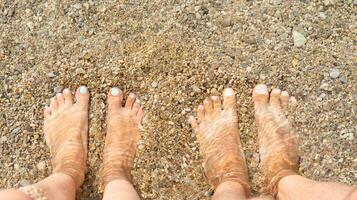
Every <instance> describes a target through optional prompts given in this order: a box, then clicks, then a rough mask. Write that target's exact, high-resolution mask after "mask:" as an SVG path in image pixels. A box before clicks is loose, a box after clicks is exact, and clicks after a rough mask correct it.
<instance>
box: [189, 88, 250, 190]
mask: <svg viewBox="0 0 357 200" xmlns="http://www.w3.org/2000/svg"><path fill="white" fill-rule="evenodd" d="M203 103H204V105H200V106H198V111H197V119H196V118H195V117H193V116H190V118H189V122H190V124H191V126H192V128H193V129H194V131H195V133H196V136H197V139H198V143H199V145H200V152H201V155H202V157H203V168H204V171H205V175H206V178H207V179H208V181H209V183H210V184H211V186H212V187H213V188H214V189H216V188H217V186H218V185H220V184H221V183H223V182H226V181H232V182H238V183H240V184H241V185H242V187H243V188H244V190H245V192H246V195H248V193H249V179H248V170H247V166H246V162H245V157H244V153H243V150H242V148H241V143H240V137H239V130H238V117H237V112H236V98H235V94H234V91H233V90H232V89H231V88H227V89H225V90H224V92H223V109H222V105H221V100H220V98H219V97H215V96H214V97H212V98H211V100H209V99H206V100H205V101H204V102H203Z"/></svg>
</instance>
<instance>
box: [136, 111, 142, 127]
mask: <svg viewBox="0 0 357 200" xmlns="http://www.w3.org/2000/svg"><path fill="white" fill-rule="evenodd" d="M143 117H144V109H143V107H140V108H139V110H138V113H137V114H136V121H137V123H138V124H141V120H142V119H143Z"/></svg>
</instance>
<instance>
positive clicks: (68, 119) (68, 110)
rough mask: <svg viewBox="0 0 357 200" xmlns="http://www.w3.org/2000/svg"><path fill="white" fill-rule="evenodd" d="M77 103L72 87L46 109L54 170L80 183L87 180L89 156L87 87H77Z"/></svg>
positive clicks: (47, 134) (47, 130)
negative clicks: (86, 172) (86, 170)
mask: <svg viewBox="0 0 357 200" xmlns="http://www.w3.org/2000/svg"><path fill="white" fill-rule="evenodd" d="M75 97H76V103H74V102H73V97H72V94H71V91H70V90H69V89H65V90H64V91H63V94H62V93H58V94H57V95H56V97H55V98H52V99H51V103H50V107H46V108H45V110H44V134H45V140H46V143H47V145H48V146H49V148H50V152H51V156H52V167H53V172H54V173H63V174H67V175H69V176H70V177H72V179H73V181H74V182H75V184H76V186H77V187H79V186H80V185H81V184H82V183H83V181H84V172H85V168H86V159H87V143H88V142H87V138H88V136H87V134H88V103H89V92H88V88H87V87H85V86H81V87H80V88H78V89H77V91H76V94H75Z"/></svg>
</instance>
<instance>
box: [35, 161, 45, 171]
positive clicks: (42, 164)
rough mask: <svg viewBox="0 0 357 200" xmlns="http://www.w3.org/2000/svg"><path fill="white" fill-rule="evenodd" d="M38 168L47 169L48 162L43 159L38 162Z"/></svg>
mask: <svg viewBox="0 0 357 200" xmlns="http://www.w3.org/2000/svg"><path fill="white" fill-rule="evenodd" d="M37 169H38V170H40V171H43V170H45V169H46V162H45V161H41V162H39V163H37Z"/></svg>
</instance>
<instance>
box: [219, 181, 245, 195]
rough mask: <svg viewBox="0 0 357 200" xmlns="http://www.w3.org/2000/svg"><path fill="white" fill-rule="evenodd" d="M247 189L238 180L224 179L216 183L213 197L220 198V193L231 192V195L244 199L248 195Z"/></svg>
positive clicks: (226, 193)
mask: <svg viewBox="0 0 357 200" xmlns="http://www.w3.org/2000/svg"><path fill="white" fill-rule="evenodd" d="M248 192H249V191H246V188H245V187H244V186H243V185H242V184H241V183H239V182H233V181H226V182H222V183H220V184H219V185H218V187H217V188H216V189H215V191H214V196H213V199H220V198H219V197H221V195H225V196H226V195H228V194H232V197H233V196H234V197H239V198H237V199H244V198H247V197H248V196H249V194H248Z"/></svg>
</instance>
